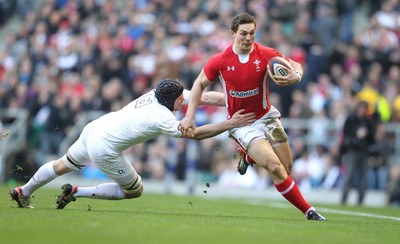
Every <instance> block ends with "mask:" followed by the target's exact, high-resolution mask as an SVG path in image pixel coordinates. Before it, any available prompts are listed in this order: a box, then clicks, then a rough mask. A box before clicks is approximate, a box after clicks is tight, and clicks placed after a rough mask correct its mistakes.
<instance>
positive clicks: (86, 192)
mask: <svg viewBox="0 0 400 244" xmlns="http://www.w3.org/2000/svg"><path fill="white" fill-rule="evenodd" d="M53 163H54V161H51V162H48V163H46V164H44V165H42V166H41V167H40V168H39V169H38V171H36V173H35V174H34V175H33V176H32V178H31V179H30V180H29V181H28V183H26V184H25V185H23V186H21V189H22V194H23V195H24V196H30V195H32V193H33V192H34V191H36V190H37V189H38V188H40V187H42V186H44V185H45V184H47V183H49V182H50V181H52V180H54V179H55V178H57V177H58V175H57V174H56V172H55V171H54V168H53ZM74 197H88V198H94V199H107V200H121V199H125V194H124V191H123V190H122V188H121V187H120V186H119V185H118V184H116V183H104V184H100V185H98V186H93V187H78V191H77V192H76V193H75V194H74Z"/></svg>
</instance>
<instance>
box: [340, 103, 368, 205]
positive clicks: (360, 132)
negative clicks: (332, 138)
mask: <svg viewBox="0 0 400 244" xmlns="http://www.w3.org/2000/svg"><path fill="white" fill-rule="evenodd" d="M343 136H344V139H343V143H342V146H343V147H342V150H344V155H343V162H344V166H345V169H344V185H343V189H342V198H341V203H342V204H346V201H347V197H348V194H349V191H350V189H351V188H352V186H353V181H354V180H355V179H356V180H355V184H356V186H357V190H358V200H357V203H358V204H359V205H362V203H363V201H364V197H365V192H366V190H367V172H368V162H367V159H368V148H369V146H370V145H372V143H374V126H373V121H372V120H371V119H370V118H369V117H368V104H367V103H366V102H363V101H360V102H358V103H357V105H356V107H355V109H354V112H353V113H352V114H350V115H349V116H348V117H347V119H346V121H345V123H344V126H343ZM357 173H358V175H357Z"/></svg>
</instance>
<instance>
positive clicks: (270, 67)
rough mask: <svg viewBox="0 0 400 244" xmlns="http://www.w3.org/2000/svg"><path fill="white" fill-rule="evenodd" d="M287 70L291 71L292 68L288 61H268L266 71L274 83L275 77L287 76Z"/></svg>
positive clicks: (280, 58) (279, 58)
mask: <svg viewBox="0 0 400 244" xmlns="http://www.w3.org/2000/svg"><path fill="white" fill-rule="evenodd" d="M287 69H290V70H293V67H292V65H291V64H290V63H289V61H287V60H286V59H284V58H282V57H273V58H271V59H270V60H269V61H268V64H267V71H268V74H269V76H270V77H271V78H272V79H273V80H274V81H275V78H276V76H287V75H288V72H287Z"/></svg>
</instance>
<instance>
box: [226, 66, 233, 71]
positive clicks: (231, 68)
mask: <svg viewBox="0 0 400 244" xmlns="http://www.w3.org/2000/svg"><path fill="white" fill-rule="evenodd" d="M227 69H228V71H235V66H228V67H227Z"/></svg>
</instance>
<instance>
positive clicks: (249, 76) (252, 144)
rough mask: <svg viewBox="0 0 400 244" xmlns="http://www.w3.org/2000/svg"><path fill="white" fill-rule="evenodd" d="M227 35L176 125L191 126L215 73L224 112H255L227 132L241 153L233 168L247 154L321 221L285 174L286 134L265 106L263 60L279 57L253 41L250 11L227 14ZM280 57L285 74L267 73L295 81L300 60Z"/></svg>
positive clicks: (288, 159) (288, 161)
mask: <svg viewBox="0 0 400 244" xmlns="http://www.w3.org/2000/svg"><path fill="white" fill-rule="evenodd" d="M231 34H232V37H233V44H232V45H230V46H229V47H228V48H227V49H226V50H225V51H223V52H221V53H218V54H216V55H214V56H212V57H211V58H210V59H209V60H208V62H207V63H206V65H205V66H204V68H203V69H202V71H201V72H200V74H199V76H198V77H197V79H196V80H195V82H194V84H193V87H192V90H191V96H190V99H189V107H188V110H187V113H186V116H185V118H184V119H183V120H182V121H181V123H180V130H181V131H182V133H183V134H188V135H190V134H191V133H192V131H194V129H195V124H194V117H195V113H196V108H197V106H198V105H199V101H200V98H201V95H202V93H203V91H204V89H205V88H206V87H208V86H209V85H210V84H211V83H212V82H213V81H215V80H216V79H217V78H219V80H220V82H221V84H222V87H223V90H224V93H225V101H226V106H227V109H228V116H232V115H233V114H234V113H235V112H236V111H238V110H240V109H244V110H245V112H254V113H256V117H257V121H255V122H254V123H253V124H252V125H248V126H244V127H240V128H234V129H231V130H229V136H230V137H231V138H232V139H233V140H235V141H236V142H237V144H238V145H239V149H240V150H242V151H243V152H244V153H242V158H241V159H242V160H241V161H240V162H239V165H238V171H239V173H241V174H244V173H245V172H246V169H247V167H248V165H249V164H250V162H248V161H249V160H250V158H251V159H252V160H253V161H254V162H255V163H256V164H257V165H260V166H261V167H263V168H264V169H266V170H267V171H268V173H269V174H270V175H271V176H272V179H273V182H274V184H275V187H276V189H277V190H278V191H279V192H280V193H281V194H282V195H283V197H285V198H286V199H287V200H288V201H289V202H290V203H292V204H293V205H294V206H296V207H297V208H298V209H299V210H300V211H302V212H303V213H304V214H305V216H306V218H307V219H309V220H318V221H325V220H326V218H325V217H323V216H321V215H320V214H319V213H318V212H317V211H316V210H315V209H314V208H313V207H312V206H310V205H309V204H308V203H307V201H306V200H305V199H304V198H303V196H302V194H301V192H300V190H299V189H298V187H297V185H296V183H295V182H294V181H293V180H292V179H291V177H290V176H289V175H290V173H291V168H292V163H293V161H292V154H291V151H290V147H289V143H288V137H287V135H286V133H285V131H284V128H283V127H282V124H281V122H280V116H281V114H280V112H279V111H278V110H277V109H276V108H275V107H274V106H272V105H271V103H270V100H269V96H268V78H269V76H268V71H267V63H268V61H269V59H271V58H272V57H275V56H280V57H284V56H283V55H282V54H281V53H280V52H278V51H277V50H275V49H273V48H270V47H265V46H262V45H260V44H258V43H256V42H254V37H255V34H256V22H255V19H254V17H253V16H252V15H250V14H247V13H242V14H239V15H237V16H235V17H234V18H233V19H232V22H231ZM284 58H286V57H284ZM286 60H288V61H289V63H290V64H291V65H292V67H293V69H287V70H286V71H287V73H288V74H287V75H286V76H279V75H274V76H273V77H271V78H272V80H273V81H274V82H275V83H276V84H278V85H280V86H287V85H291V84H296V83H298V82H300V80H301V78H302V73H303V68H302V66H301V64H299V63H297V62H295V61H293V60H291V59H289V58H286ZM246 159H247V160H246Z"/></svg>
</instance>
